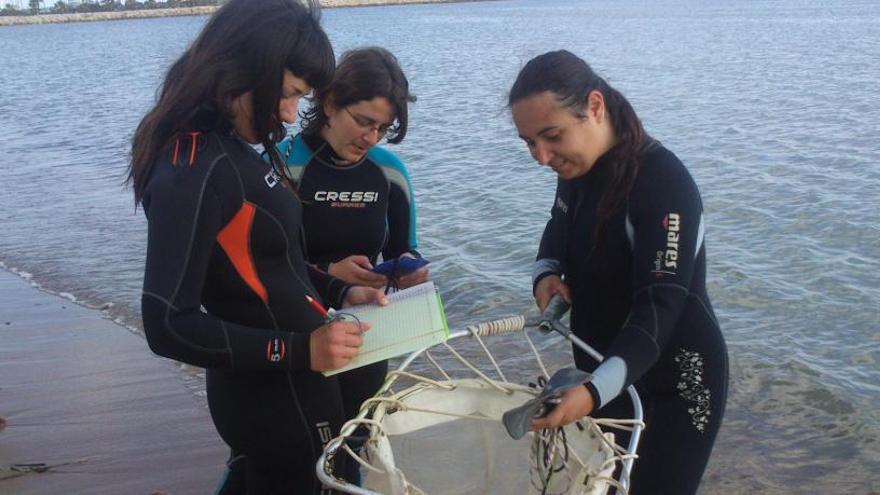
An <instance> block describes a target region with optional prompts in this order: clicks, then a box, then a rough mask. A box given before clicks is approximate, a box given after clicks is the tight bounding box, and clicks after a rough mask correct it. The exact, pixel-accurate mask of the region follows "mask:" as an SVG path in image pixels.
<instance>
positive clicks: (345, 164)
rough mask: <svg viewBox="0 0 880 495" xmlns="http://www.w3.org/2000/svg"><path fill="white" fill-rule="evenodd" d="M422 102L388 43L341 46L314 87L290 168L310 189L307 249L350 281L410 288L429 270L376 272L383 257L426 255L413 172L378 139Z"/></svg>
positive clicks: (302, 191)
mask: <svg viewBox="0 0 880 495" xmlns="http://www.w3.org/2000/svg"><path fill="white" fill-rule="evenodd" d="M413 101H415V97H414V96H413V95H412V94H410V92H409V82H408V81H407V79H406V76H405V75H404V74H403V71H402V70H401V69H400V66H399V64H398V62H397V59H396V58H395V57H394V55H392V54H391V53H390V52H388V51H387V50H385V49H384V48H378V47H371V48H362V49H357V50H353V51H350V52H348V53H345V54H343V56H342V58H341V60H340V62H339V65H338V66H337V68H336V72H335V74H334V76H333V81H332V82H331V83H330V85H329V86H327V87H326V88H324V89H319V90H318V91H316V92H315V95H314V99H313V105H312V107H311V108H310V109H309V111H308V112H307V113H306V115H305V116H304V118H303V132H302V134H300V135H298V136H296V137H295V138H293V139H292V140H290V141H288V142H287V144H288V146H287V148H282V152H284V153H285V154H287V172H288V176H289V177H290V178H291V179H293V181H294V182H295V183H296V184H297V191H298V192H299V195H300V197H302V198H303V202H304V205H305V209H304V212H303V230H304V232H305V241H306V257H307V259H308V260H309V261H310V262H311V263H314V264H315V265H316V266H317V267H318V268H319V269H321V270H324V271H326V272H327V273H329V274H331V275H333V276H335V277H337V278H340V279H342V280H344V281H346V282H348V283H350V284H356V285H367V286H372V287H383V286H386V285H387V284H393V285H396V286H397V287H399V288H406V287H409V286H412V285H415V284H418V283H421V282H424V281H426V280H427V279H428V269H427V268H426V267H423V268H421V269H419V270H417V271H415V272H413V273H410V274H406V275H402V276H400V277H393V279H392V280H389V279H388V278H387V277H386V276H384V275H380V274H378V273H374V272H373V271H371V269H372V268H373V266H374V265H375V263H376V261H377V259H378V257H379V255H380V254H381V256H382V259H383V260H384V261H389V260H396V259H398V258H400V257H411V258H415V257H419V253H418V251H417V250H416V248H417V243H416V211H415V203H414V200H413V192H412V187H411V185H410V182H409V173H408V172H407V169H406V167H405V166H404V164H403V162H401V161H400V159H399V158H398V157H397V156H396V155H395V154H394V153H392V152H391V151H389V150H387V149H385V148H382V147H379V146H376V144H377V143H379V141H381V140H382V139H383V138H385V137H386V135H387V136H388V143H390V144H397V143H400V142H401V141H403V138H404V137H405V136H406V132H407V128H408V124H409V118H408V116H409V112H408V108H407V107H408V104H409V103H410V102H413Z"/></svg>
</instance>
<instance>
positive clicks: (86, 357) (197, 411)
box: [0, 269, 228, 495]
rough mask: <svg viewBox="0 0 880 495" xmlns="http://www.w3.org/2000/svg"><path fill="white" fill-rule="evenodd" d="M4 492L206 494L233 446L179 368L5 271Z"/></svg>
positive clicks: (0, 354) (0, 294)
mask: <svg viewBox="0 0 880 495" xmlns="http://www.w3.org/2000/svg"><path fill="white" fill-rule="evenodd" d="M0 314H2V315H3V317H2V318H0V333H2V339H0V376H3V382H2V387H0V417H2V418H3V421H0V423H5V428H3V429H2V430H0V493H21V494H37V493H94V494H96V495H104V494H106V495H113V494H117V493H201V492H204V491H205V489H206V487H213V486H216V484H217V482H218V481H219V480H220V479H221V477H222V474H223V470H224V461H225V459H226V457H227V456H228V447H226V445H225V444H223V442H222V441H221V440H220V437H219V436H218V435H217V433H216V431H214V427H213V424H212V422H211V418H210V414H209V412H208V409H207V407H206V406H207V405H206V403H205V402H206V401H205V399H204V397H203V396H202V394H197V393H194V390H193V389H192V388H191V387H190V386H188V383H187V380H186V377H185V376H184V375H182V374H181V373H180V370H179V368H178V366H177V365H176V364H175V363H174V362H173V361H170V360H167V359H163V358H159V357H157V356H155V355H153V354H152V353H151V352H150V350H149V348H148V347H147V343H146V342H145V341H144V339H143V338H140V337H138V336H137V335H134V334H132V333H131V332H128V331H125V330H126V329H125V327H122V326H120V325H118V324H116V323H114V322H113V321H111V320H108V319H107V318H106V317H105V316H104V315H103V314H102V313H101V312H100V311H96V310H95V309H92V308H88V307H85V306H81V305H79V304H76V303H74V302H73V301H72V300H71V299H70V298H68V297H65V296H64V295H61V294H53V293H48V292H45V291H44V290H42V289H41V288H39V287H38V286H34V284H33V282H32V281H30V280H29V279H28V278H27V277H23V276H22V275H21V274H17V273H14V272H11V271H7V270H5V269H0Z"/></svg>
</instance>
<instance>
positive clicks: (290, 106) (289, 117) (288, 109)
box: [281, 98, 299, 124]
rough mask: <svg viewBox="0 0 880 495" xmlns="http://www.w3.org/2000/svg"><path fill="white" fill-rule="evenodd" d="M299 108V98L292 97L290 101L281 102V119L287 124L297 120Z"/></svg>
mask: <svg viewBox="0 0 880 495" xmlns="http://www.w3.org/2000/svg"><path fill="white" fill-rule="evenodd" d="M298 108H299V98H291V99H290V101H282V102H281V120H282V121H284V123H286V124H293V123H294V122H296V111H297V109H298Z"/></svg>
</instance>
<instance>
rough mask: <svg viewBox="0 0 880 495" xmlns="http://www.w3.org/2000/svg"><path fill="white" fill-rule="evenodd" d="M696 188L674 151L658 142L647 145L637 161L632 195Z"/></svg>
mask: <svg viewBox="0 0 880 495" xmlns="http://www.w3.org/2000/svg"><path fill="white" fill-rule="evenodd" d="M696 190H697V186H696V183H695V182H694V179H693V177H691V174H690V172H688V170H687V167H685V165H684V163H682V161H681V160H680V159H679V158H678V157H677V156H676V155H675V153H673V152H672V151H670V150H669V149H667V148H666V147H665V146H663V145H662V144H660V143H659V142H654V143H653V144H651V145H650V146H649V147H648V149H647V150H646V151H645V153H644V155H643V157H642V159H641V162H640V163H639V171H638V175H637V176H636V180H635V184H634V185H633V193H635V194H633V195H634V196H635V195H645V194H648V195H650V194H662V193H664V192H675V191H687V192H696Z"/></svg>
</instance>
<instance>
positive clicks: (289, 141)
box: [278, 134, 314, 167]
mask: <svg viewBox="0 0 880 495" xmlns="http://www.w3.org/2000/svg"><path fill="white" fill-rule="evenodd" d="M278 151H279V152H280V153H281V156H283V157H285V160H284V163H285V165H287V166H288V167H304V166H306V165H307V164H308V163H309V160H311V158H312V155H314V151H312V149H311V148H309V145H307V144H306V142H305V140H304V139H303V137H302V134H297V135H296V136H293V137H288V138H285V139H284V140H283V141H281V142H280V143H278Z"/></svg>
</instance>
